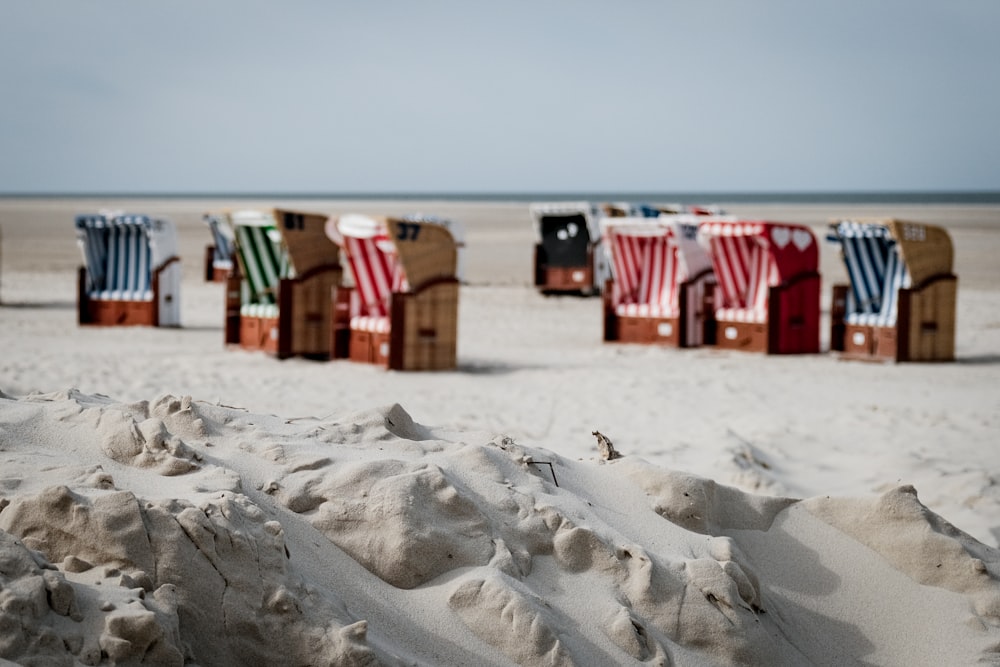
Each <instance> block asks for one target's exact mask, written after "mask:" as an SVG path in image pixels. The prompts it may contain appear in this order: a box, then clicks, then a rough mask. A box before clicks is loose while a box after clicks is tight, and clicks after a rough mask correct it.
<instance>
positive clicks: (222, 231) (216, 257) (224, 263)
mask: <svg viewBox="0 0 1000 667" xmlns="http://www.w3.org/2000/svg"><path fill="white" fill-rule="evenodd" d="M204 220H205V224H206V225H208V228H209V230H211V232H212V241H213V243H214V245H215V251H214V254H213V256H212V264H213V266H216V267H219V268H231V267H232V265H233V246H234V243H233V236H232V232H231V231H230V230H229V223H228V222H227V221H226V219H225V218H223V217H221V216H218V215H212V214H206V215H205V217H204Z"/></svg>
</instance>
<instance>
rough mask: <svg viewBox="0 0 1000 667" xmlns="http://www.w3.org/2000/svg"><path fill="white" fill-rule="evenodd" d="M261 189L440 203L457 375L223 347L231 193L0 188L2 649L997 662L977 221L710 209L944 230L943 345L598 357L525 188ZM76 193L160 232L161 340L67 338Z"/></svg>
mask: <svg viewBox="0 0 1000 667" xmlns="http://www.w3.org/2000/svg"><path fill="white" fill-rule="evenodd" d="M274 203H275V202H274V201H260V202H249V201H243V202H239V203H238V204H239V205H240V206H248V207H249V206H253V205H257V204H260V205H273V204H274ZM282 203H283V204H285V205H287V206H289V207H297V208H302V209H304V210H315V211H319V212H326V213H341V212H349V211H356V212H372V213H387V214H394V213H405V212H422V213H429V214H436V215H441V216H445V217H451V218H453V219H456V220H459V221H461V222H462V223H463V225H464V226H465V230H466V242H467V248H466V267H467V271H466V281H467V284H466V285H465V286H463V288H462V293H461V302H460V318H461V319H460V324H459V338H460V340H459V350H458V355H459V368H458V369H457V370H455V371H449V372H437V373H411V374H406V373H395V372H387V371H385V370H381V369H378V368H374V367H369V366H365V365H359V364H352V363H350V362H345V361H337V362H326V363H322V362H313V361H308V360H303V359H290V360H286V361H278V360H276V359H273V358H271V357H268V356H266V355H264V354H259V353H248V352H243V351H239V350H227V349H225V348H224V346H223V344H222V339H223V335H222V315H223V312H224V304H223V293H222V287H221V285H218V284H206V283H203V282H202V281H201V275H200V269H201V261H202V257H203V252H204V247H205V245H206V244H207V243H208V242H209V234H208V230H207V228H206V227H205V226H204V225H203V224H202V223H201V222H200V217H201V214H202V212H204V211H206V210H211V209H214V208H219V207H225V206H230V205H232V204H233V202H231V201H209V200H159V201H157V200H110V199H109V200H105V201H98V200H89V201H78V200H72V199H63V200H31V199H23V200H18V199H7V200H0V233H2V244H3V246H2V255H0V304H2V305H0V391H2V392H3V396H2V397H0V659H6V660H8V661H12V662H14V663H16V664H66V665H73V664H87V665H96V664H151V665H152V664H156V665H160V664H163V665H172V664H176V665H181V664H188V665H193V664H197V665H230V664H232V665H245V664H390V665H391V664H421V665H469V664H477V665H512V664H537V665H548V664H577V665H607V664H640V663H641V664H662V665H719V664H723V665H726V664H733V665H736V664H774V665H778V664H781V665H799V664H829V665H841V664H872V665H875V664H877V665H918V664H925V665H941V664H950V665H962V664H981V663H987V664H1000V551H998V549H997V546H998V543H1000V486H998V485H997V483H996V480H997V479H998V476H1000V448H998V447H997V446H996V435H997V433H1000V390H998V387H1000V316H998V315H997V313H998V312H1000V265H998V264H997V262H996V257H997V256H1000V255H998V253H1000V207H997V206H955V205H948V206H943V205H942V206H912V205H911V206H890V205H879V206H858V205H853V206H834V205H822V206H821V205H812V206H806V205H801V206H799V205H752V206H751V205H740V204H738V203H725V202H723V204H724V205H725V207H726V208H727V210H729V211H730V212H732V213H735V214H738V215H744V216H747V217H760V218H766V219H772V220H784V221H789V222H802V223H805V224H809V225H812V226H813V227H814V229H815V231H816V232H817V234H821V233H822V232H823V226H824V225H825V223H826V221H827V220H828V219H829V218H830V217H833V216H838V215H884V214H889V215H896V216H898V217H906V218H910V219H913V220H918V221H923V222H929V223H933V224H940V225H943V226H946V227H947V228H948V229H949V231H950V232H951V234H952V238H953V241H954V244H955V250H956V273H958V275H959V280H960V282H959V303H958V334H957V346H956V352H957V356H958V359H957V361H956V362H955V363H949V364H929V365H928V364H898V365H893V364H870V363H857V362H845V361H842V360H839V359H838V358H837V357H836V356H834V355H830V354H820V355H809V356H802V357H770V358H769V357H764V356H761V355H754V354H740V353H724V352H718V351H715V350H710V349H697V350H671V349H663V348H653V347H641V346H633V345H607V344H603V343H602V342H601V331H600V317H601V314H600V304H599V302H598V300H596V299H582V298H572V297H548V298H546V297H543V296H541V295H539V294H537V293H536V292H535V291H534V289H533V288H531V286H530V284H529V283H530V275H531V245H532V243H533V236H532V230H531V226H530V221H529V218H528V214H527V204H526V203H520V202H502V203H494V202H482V203H469V202H444V201H442V202H400V201H383V202H380V201H350V202H348V201H287V202H282ZM104 206H114V207H117V208H124V209H127V210H129V211H134V212H144V213H150V214H157V215H165V216H167V217H170V218H171V219H172V220H173V221H174V222H175V223H176V224H177V226H178V230H179V234H180V248H181V254H182V260H183V270H184V282H183V287H182V294H181V299H182V304H181V307H182V316H181V317H182V323H183V327H182V328H180V329H146V328H133V329H115V328H79V327H77V325H76V320H75V317H76V313H75V279H76V274H75V271H76V267H77V266H78V264H79V262H80V259H79V250H78V249H77V247H76V245H75V240H74V236H73V233H72V229H71V220H72V216H73V215H74V214H75V213H77V212H85V211H91V210H96V209H98V208H100V207H104ZM821 262H822V264H821V271H822V272H823V276H824V297H825V302H826V303H828V301H829V285H831V284H833V283H834V282H838V281H841V280H843V277H844V272H843V269H842V267H841V265H840V264H839V260H838V258H837V256H836V254H835V252H834V248H833V247H832V246H826V245H824V248H823V255H822V257H821ZM824 345H825V340H824ZM595 430H596V431H600V432H601V433H602V434H604V435H606V436H607V437H608V438H610V439H611V440H612V441H613V443H614V446H615V448H616V449H617V450H618V451H619V452H621V454H622V455H623V456H622V457H621V458H618V459H614V460H612V461H605V460H604V459H603V458H602V457H601V456H600V454H599V451H600V450H599V446H598V442H597V440H596V438H595V436H594V435H593V431H595ZM0 664H2V663H0Z"/></svg>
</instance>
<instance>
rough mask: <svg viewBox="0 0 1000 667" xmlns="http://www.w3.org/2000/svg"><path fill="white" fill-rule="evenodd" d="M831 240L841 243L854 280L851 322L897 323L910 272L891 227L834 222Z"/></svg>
mask: <svg viewBox="0 0 1000 667" xmlns="http://www.w3.org/2000/svg"><path fill="white" fill-rule="evenodd" d="M830 239H831V240H833V241H835V242H837V243H839V244H840V246H841V250H842V253H843V257H844V264H845V266H846V267H847V275H848V278H849V280H850V290H849V291H848V296H847V313H846V321H847V322H848V324H867V325H877V326H892V325H894V324H895V322H896V314H897V308H898V299H899V290H900V288H902V287H908V286H909V285H910V275H909V271H908V270H907V266H906V262H904V261H903V258H902V257H901V255H900V247H899V244H898V243H897V241H896V239H895V238H894V236H893V234H892V233H891V231H890V229H889V227H887V226H886V225H885V224H881V223H872V222H859V221H852V220H842V221H840V222H837V223H834V224H833V225H832V233H831V236H830Z"/></svg>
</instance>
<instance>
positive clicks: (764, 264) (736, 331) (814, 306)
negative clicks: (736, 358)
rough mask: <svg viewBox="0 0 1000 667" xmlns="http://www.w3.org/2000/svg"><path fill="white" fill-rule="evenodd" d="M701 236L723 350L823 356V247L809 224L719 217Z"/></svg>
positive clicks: (708, 222) (703, 228)
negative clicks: (711, 277) (820, 268)
mask: <svg viewBox="0 0 1000 667" xmlns="http://www.w3.org/2000/svg"><path fill="white" fill-rule="evenodd" d="M698 234H699V238H700V239H701V241H702V243H703V244H704V245H705V246H706V247H707V248H708V252H709V255H710V257H711V259H712V266H713V269H714V271H715V277H716V281H717V287H716V289H715V296H714V298H713V301H714V308H715V319H716V327H717V330H716V342H715V344H716V345H717V346H718V347H720V348H724V349H736V350H748V351H756V352H766V353H768V354H796V353H816V352H819V315H820V303H819V301H820V300H819V294H820V275H819V271H818V266H819V250H818V247H817V244H816V239H815V237H814V235H813V233H812V232H811V231H810V230H809V228H808V227H805V226H802V225H794V224H785V223H777V222H762V221H752V222H751V221H740V220H735V221H734V220H718V219H711V220H705V221H704V222H702V223H700V224H699V227H698Z"/></svg>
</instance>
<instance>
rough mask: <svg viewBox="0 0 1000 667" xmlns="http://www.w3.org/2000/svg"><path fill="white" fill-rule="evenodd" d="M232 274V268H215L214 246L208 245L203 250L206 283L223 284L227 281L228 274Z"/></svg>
mask: <svg viewBox="0 0 1000 667" xmlns="http://www.w3.org/2000/svg"><path fill="white" fill-rule="evenodd" d="M232 272H233V269H232V266H228V267H219V266H215V246H214V245H210V246H207V247H206V248H205V263H204V275H205V282H207V283H224V282H226V281H227V280H229V274H230V273H232Z"/></svg>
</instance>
